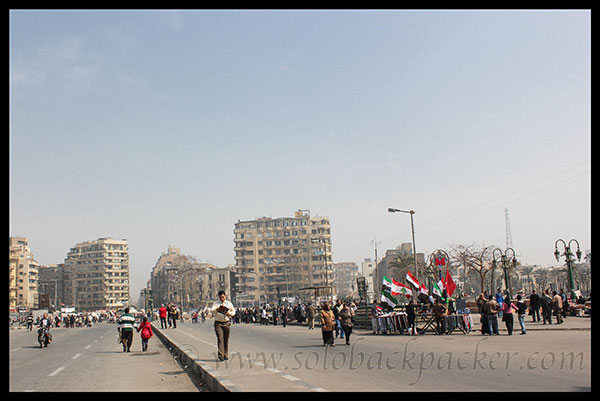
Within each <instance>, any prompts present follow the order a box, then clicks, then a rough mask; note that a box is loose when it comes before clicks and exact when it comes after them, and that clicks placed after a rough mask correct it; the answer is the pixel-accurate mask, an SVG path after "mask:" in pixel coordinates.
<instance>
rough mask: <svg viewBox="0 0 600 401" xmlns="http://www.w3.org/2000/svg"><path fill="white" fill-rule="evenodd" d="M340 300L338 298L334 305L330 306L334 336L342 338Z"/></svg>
mask: <svg viewBox="0 0 600 401" xmlns="http://www.w3.org/2000/svg"><path fill="white" fill-rule="evenodd" d="M342 307H343V305H342V300H341V299H338V300H337V301H335V305H334V306H333V308H331V310H332V312H333V316H335V338H338V337H340V338H341V339H343V338H344V331H343V330H342V321H341V320H340V311H341V310H342Z"/></svg>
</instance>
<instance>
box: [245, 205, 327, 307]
mask: <svg viewBox="0 0 600 401" xmlns="http://www.w3.org/2000/svg"><path fill="white" fill-rule="evenodd" d="M233 234H234V243H235V245H234V251H235V269H236V277H237V288H238V294H237V302H238V303H240V304H242V305H244V306H251V305H253V304H262V303H264V302H269V303H270V304H276V303H277V302H278V300H279V299H281V298H282V297H301V298H310V299H312V296H313V293H315V292H314V291H315V290H314V289H315V288H317V290H316V291H319V290H323V291H321V294H323V293H329V295H330V296H331V295H332V294H333V292H334V291H333V289H332V288H333V266H332V258H331V230H330V223H329V218H328V217H320V216H315V217H311V216H310V212H309V211H308V210H298V211H297V212H295V214H294V217H278V218H271V217H260V218H257V219H255V220H248V221H238V222H237V223H235V228H234V230H233ZM307 288H311V289H309V290H306V289H307Z"/></svg>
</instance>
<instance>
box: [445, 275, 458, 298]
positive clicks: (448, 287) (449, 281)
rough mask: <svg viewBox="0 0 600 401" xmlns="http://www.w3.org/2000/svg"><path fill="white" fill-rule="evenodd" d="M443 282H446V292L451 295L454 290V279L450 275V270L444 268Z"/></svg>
mask: <svg viewBox="0 0 600 401" xmlns="http://www.w3.org/2000/svg"><path fill="white" fill-rule="evenodd" d="M445 281H446V282H445V284H446V292H447V293H448V296H451V295H452V293H453V292H454V290H456V284H454V280H452V277H451V276H450V272H449V271H448V270H447V269H446V280H445Z"/></svg>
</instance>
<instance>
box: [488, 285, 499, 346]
mask: <svg viewBox="0 0 600 401" xmlns="http://www.w3.org/2000/svg"><path fill="white" fill-rule="evenodd" d="M499 310H500V306H499V305H498V302H497V301H496V300H495V299H494V297H493V296H492V295H490V296H489V297H488V301H487V302H486V304H485V315H486V316H487V321H488V322H487V323H488V333H489V335H490V336H491V335H492V334H493V335H497V336H499V335H500V333H498V311H499Z"/></svg>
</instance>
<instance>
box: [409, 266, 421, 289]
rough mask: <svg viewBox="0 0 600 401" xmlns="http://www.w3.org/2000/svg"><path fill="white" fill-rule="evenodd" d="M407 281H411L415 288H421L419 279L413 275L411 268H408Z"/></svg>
mask: <svg viewBox="0 0 600 401" xmlns="http://www.w3.org/2000/svg"><path fill="white" fill-rule="evenodd" d="M406 281H408V282H409V283H411V284H412V285H414V286H415V288H417V289H418V288H419V287H420V285H419V281H418V280H417V278H416V277H415V276H413V275H412V274H410V270H408V271H407V272H406Z"/></svg>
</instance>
